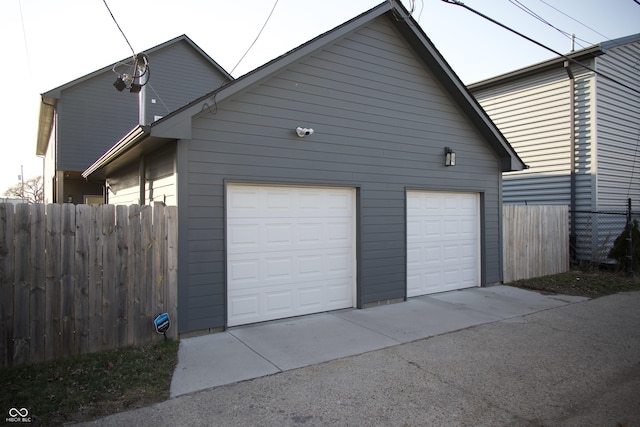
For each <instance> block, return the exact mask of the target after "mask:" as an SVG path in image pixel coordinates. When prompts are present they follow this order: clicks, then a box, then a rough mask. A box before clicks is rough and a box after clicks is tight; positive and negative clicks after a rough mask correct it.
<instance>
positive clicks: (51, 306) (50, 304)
mask: <svg viewBox="0 0 640 427" xmlns="http://www.w3.org/2000/svg"><path fill="white" fill-rule="evenodd" d="M46 215H47V218H46V232H45V244H44V245H45V249H46V252H45V264H46V266H45V274H46V279H45V295H46V301H47V304H46V307H45V319H47V322H46V324H45V332H44V336H45V360H54V359H57V358H60V357H62V332H61V331H62V327H61V326H62V323H61V319H60V308H61V307H60V302H59V301H60V295H61V293H60V286H61V282H60V277H61V274H60V273H61V263H62V260H61V232H62V205H59V204H53V205H47V209H46Z"/></svg>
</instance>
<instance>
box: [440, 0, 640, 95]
mask: <svg viewBox="0 0 640 427" xmlns="http://www.w3.org/2000/svg"><path fill="white" fill-rule="evenodd" d="M442 1H443V2H445V3H449V4H453V5H456V6H460V7H463V8H465V9H467V10H468V11H470V12H473V13H475V14H476V15H478V16H480V17H481V18H484V19H486V20H487V21H489V22H492V23H494V24H496V25H498V26H499V27H502V28H504V29H505V30H507V31H510V32H512V33H514V34H516V35H518V36H520V37H522V38H523V39H525V40H527V41H530V42H531V43H533V44H535V45H537V46H540V47H541V48H543V49H546V50H548V51H549V52H552V53H553V54H555V55H557V56H560V57H562V58H564V59H566V60H567V61H569V62H573V63H574V64H577V65H579V66H580V67H583V68H585V69H587V70H589V71H591V72H592V73H594V74H595V75H597V76H600V77H602V78H604V79H607V80H609V81H611V82H613V83H615V84H617V85H620V86H622V87H624V88H626V89H629V90H630V91H633V92H635V93H637V94H640V90H639V89H636V88H634V87H631V86H629V85H627V84H625V83H623V82H621V81H619V80H616V79H614V78H613V77H610V76H608V75H606V74H603V73H601V72H600V71H596V70H595V69H593V68H591V67H589V66H588V65H585V64H583V63H582V62H580V61H577V60H575V59H573V58H571V57H569V56H567V55H564V54H562V53H560V52H558V51H556V50H554V49H552V48H550V47H548V46H546V45H544V44H542V43H540V42H539V41H536V40H534V39H532V38H531V37H529V36H526V35H524V34H522V33H520V32H518V31H516V30H514V29H513V28H510V27H508V26H506V25H505V24H503V23H501V22H498V21H496V20H495V19H493V18H491V17H489V16H487V15H485V14H483V13H481V12H478V11H477V10H475V9H473V8H471V7H469V6H467V5H466V4H464V3H462V2H461V1H459V0H442ZM637 1H638V2H640V0H637Z"/></svg>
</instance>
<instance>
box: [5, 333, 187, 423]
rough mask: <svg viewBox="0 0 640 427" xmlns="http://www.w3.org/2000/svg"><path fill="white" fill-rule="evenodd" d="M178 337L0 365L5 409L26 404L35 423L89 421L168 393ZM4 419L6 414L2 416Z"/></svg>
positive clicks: (143, 404)
mask: <svg viewBox="0 0 640 427" xmlns="http://www.w3.org/2000/svg"><path fill="white" fill-rule="evenodd" d="M178 345H179V343H178V341H172V340H168V341H164V340H163V341H159V342H157V343H154V344H152V345H148V346H143V347H129V348H124V349H119V350H113V351H106V352H102V353H94V354H87V355H83V356H77V357H73V358H70V359H66V360H58V361H54V362H44V363H37V364H31V365H24V366H18V367H14V368H9V369H2V370H0V384H2V394H1V395H0V410H1V411H2V412H3V413H4V414H5V415H4V417H6V416H7V414H8V411H9V409H10V408H27V409H28V410H29V416H30V417H31V419H32V422H33V423H34V424H35V425H43V426H49V425H61V424H63V423H69V422H80V421H88V420H92V419H95V418H99V417H102V416H106V415H109V414H113V413H116V412H121V411H125V410H128V409H133V408H138V407H142V406H147V405H150V404H152V403H156V402H161V401H163V400H166V399H168V398H169V388H170V386H171V376H172V375H173V370H174V369H175V366H176V362H177V358H178ZM3 421H4V418H3Z"/></svg>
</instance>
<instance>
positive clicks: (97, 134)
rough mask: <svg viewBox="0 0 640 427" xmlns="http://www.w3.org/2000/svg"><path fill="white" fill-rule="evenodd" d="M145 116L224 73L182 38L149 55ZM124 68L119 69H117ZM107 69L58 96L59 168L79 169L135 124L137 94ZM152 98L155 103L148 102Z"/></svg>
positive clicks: (191, 95)
mask: <svg viewBox="0 0 640 427" xmlns="http://www.w3.org/2000/svg"><path fill="white" fill-rule="evenodd" d="M149 64H150V70H151V73H150V80H149V83H150V85H148V86H147V103H146V105H147V120H148V122H151V121H152V120H153V118H154V117H155V116H163V115H166V114H168V113H169V112H170V111H173V110H175V109H177V108H179V107H181V106H183V105H185V104H187V103H188V102H190V101H192V100H194V99H196V98H197V97H198V96H201V95H202V94H203V93H207V92H209V91H211V90H213V89H215V88H216V87H218V86H219V85H220V84H221V83H222V81H223V76H222V75H221V74H220V72H219V71H218V70H217V69H216V68H215V67H214V66H213V64H211V63H210V62H208V61H207V60H206V59H205V58H203V57H202V56H201V55H200V54H199V53H197V52H196V51H195V50H194V49H193V48H191V46H190V45H189V44H188V43H187V42H186V41H181V42H177V43H174V44H170V45H168V46H167V47H165V48H163V49H160V50H157V51H154V52H153V53H152V54H150V55H149ZM125 69H126V67H125V68H122V69H120V68H119V69H118V70H120V71H122V70H125ZM115 79H116V74H114V73H113V72H112V71H111V70H108V71H105V72H104V73H102V74H99V75H97V76H94V77H93V78H91V79H88V80H86V81H83V82H80V83H78V84H76V85H72V86H70V87H68V88H66V89H64V90H63V91H62V93H61V95H60V100H59V101H58V110H57V112H58V116H59V117H60V121H59V127H58V141H59V145H58V153H57V169H58V170H66V171H80V172H81V171H83V170H85V169H86V168H87V167H89V166H90V165H91V164H93V162H95V161H96V160H97V159H98V158H99V157H100V156H101V155H102V154H103V153H105V152H106V151H107V150H108V149H109V148H111V147H112V146H113V144H114V143H115V142H116V141H118V140H119V139H120V138H122V137H123V136H124V135H125V134H127V132H129V131H130V130H131V129H133V128H134V127H135V126H136V125H137V124H138V95H136V94H132V93H129V91H128V90H126V89H125V90H124V91H123V92H118V91H117V90H116V89H115V88H114V87H113V82H114V81H115ZM152 100H155V103H153V102H152Z"/></svg>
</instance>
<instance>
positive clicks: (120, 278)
mask: <svg viewBox="0 0 640 427" xmlns="http://www.w3.org/2000/svg"><path fill="white" fill-rule="evenodd" d="M116 240H117V257H116V258H117V263H118V266H119V268H117V269H116V273H117V280H116V282H117V286H116V289H115V291H116V292H115V304H116V307H115V310H116V331H115V332H116V334H115V339H116V346H117V347H124V346H126V345H127V343H128V336H127V328H128V325H127V321H128V317H127V316H128V314H127V300H128V287H129V283H128V281H129V215H128V210H127V207H126V206H116Z"/></svg>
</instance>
